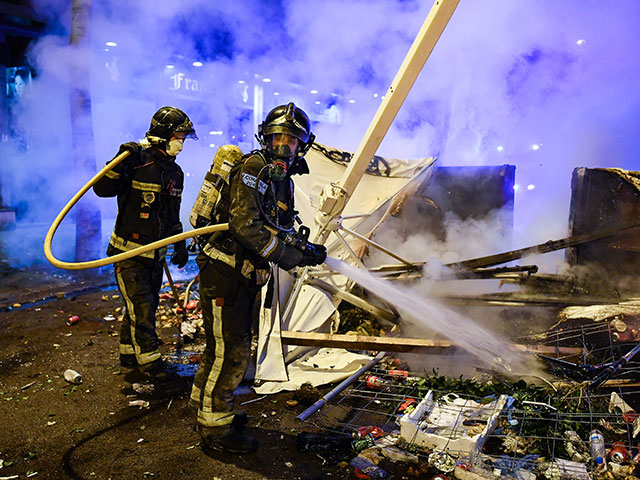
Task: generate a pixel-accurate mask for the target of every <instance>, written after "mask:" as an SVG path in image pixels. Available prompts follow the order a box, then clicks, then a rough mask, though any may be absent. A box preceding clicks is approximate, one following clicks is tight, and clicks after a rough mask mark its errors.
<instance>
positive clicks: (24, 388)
mask: <svg viewBox="0 0 640 480" xmlns="http://www.w3.org/2000/svg"><path fill="white" fill-rule="evenodd" d="M35 384H36V382H31V383H27V384H26V385H24V386H22V387H20V390H26V389H27V388H29V387H32V386H33V385H35Z"/></svg>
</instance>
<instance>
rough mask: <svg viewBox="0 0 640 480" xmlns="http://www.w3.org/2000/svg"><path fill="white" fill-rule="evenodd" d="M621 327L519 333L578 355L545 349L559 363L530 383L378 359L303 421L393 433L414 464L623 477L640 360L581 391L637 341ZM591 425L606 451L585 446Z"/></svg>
mask: <svg viewBox="0 0 640 480" xmlns="http://www.w3.org/2000/svg"><path fill="white" fill-rule="evenodd" d="M583 323H584V322H583ZM620 333H624V332H621V331H620V328H619V326H618V328H616V325H615V324H614V323H613V322H599V323H591V324H575V325H570V324H569V323H567V324H565V325H562V326H561V327H559V328H556V329H554V330H553V331H550V332H548V333H545V334H544V335H534V336H531V337H529V338H522V339H519V343H529V344H532V343H537V344H538V345H545V346H547V347H554V346H557V347H558V352H560V351H561V349H560V348H559V347H567V346H571V347H579V348H580V352H581V353H580V354H578V355H576V354H573V355H560V354H557V355H548V357H550V358H552V359H557V360H558V362H554V361H553V360H551V361H549V360H547V359H545V363H546V365H547V367H548V370H549V371H550V372H553V373H554V374H555V375H549V376H548V378H547V379H541V380H540V381H536V382H533V383H526V382H524V381H523V380H522V379H513V378H507V379H506V380H505V378H504V377H502V378H500V377H501V376H500V375H493V376H492V375H488V374H487V371H486V370H482V369H479V371H481V372H483V373H479V374H478V375H477V376H475V377H474V378H471V379H464V378H462V377H460V378H450V377H446V376H445V375H440V374H438V373H437V372H433V373H427V372H412V371H409V370H402V369H398V367H397V360H396V362H395V363H394V362H393V361H390V359H391V357H386V358H385V359H384V360H383V361H382V362H380V363H379V364H378V365H377V366H375V367H374V368H372V369H371V370H369V371H368V372H366V373H365V374H363V375H361V376H360V377H359V378H358V380H357V381H355V382H354V383H353V384H352V385H351V386H350V387H349V388H347V389H345V390H344V391H343V392H342V394H340V395H339V396H337V397H336V399H335V401H334V402H333V403H332V404H331V405H329V406H328V407H325V408H324V409H323V410H322V411H320V412H319V413H318V414H317V415H315V416H314V417H311V419H310V420H311V422H312V423H313V424H314V425H315V426H316V427H318V428H321V429H323V430H325V431H327V432H332V433H335V434H345V435H351V436H352V437H353V438H356V439H357V438H362V437H363V434H365V435H367V434H368V435H369V436H371V433H372V432H374V433H375V432H377V439H374V440H376V442H378V443H379V439H382V438H384V437H395V438H396V439H397V444H399V445H401V446H402V448H404V449H407V450H409V451H411V452H412V453H414V454H415V455H416V456H417V457H418V458H419V461H420V462H424V463H425V464H429V465H431V466H434V467H436V468H437V469H438V470H441V471H444V472H451V471H453V469H454V468H455V466H456V465H457V466H458V467H460V468H467V469H471V470H473V471H475V472H484V476H486V477H491V476H494V477H495V476H499V477H510V476H511V477H514V478H533V476H534V475H538V476H542V477H546V478H596V477H598V476H599V475H605V474H608V475H612V474H613V475H614V476H622V477H624V476H628V475H631V473H632V472H633V471H634V469H635V467H636V465H637V462H638V461H639V460H640V459H639V458H638V441H639V439H640V437H639V433H640V420H639V419H638V415H637V414H636V413H635V408H636V407H634V406H633V405H634V404H635V402H636V401H640V388H639V386H640V383H638V380H640V362H638V360H637V359H635V357H632V358H630V359H628V361H626V362H625V363H624V364H623V365H621V366H620V368H618V369H617V370H616V371H615V372H613V373H612V375H611V378H607V382H606V383H604V384H603V385H602V386H599V387H598V388H589V384H590V380H591V377H590V376H594V375H596V374H597V373H599V372H602V371H604V370H602V368H604V366H606V365H611V364H615V363H616V362H618V361H619V360H620V359H621V358H623V357H624V356H625V355H626V354H628V353H629V352H630V351H632V349H633V348H634V347H635V345H636V344H637V342H635V338H634V337H633V335H634V334H631V336H626V337H625V336H623V335H620ZM630 333H631V332H630ZM638 357H640V355H639V356H638ZM405 367H406V366H404V367H402V368H405ZM376 429H379V430H376ZM594 431H598V432H600V433H601V434H602V437H603V440H604V447H605V453H602V454H598V453H597V452H596V453H594V452H593V448H592V447H593V446H594V445H593V442H590V439H591V435H592V432H594ZM461 439H463V440H464V441H461ZM376 442H369V443H368V444H367V443H364V446H365V447H366V446H367V445H368V446H369V447H371V446H373V445H375V443H376ZM436 454H438V455H436ZM443 456H444V457H445V458H444V459H443ZM598 456H603V463H602V464H600V463H598V462H599V460H598V462H597V461H596V460H597V459H596V458H594V457H598ZM446 457H448V458H446ZM542 477H541V478H542ZM603 478H604V477H603Z"/></svg>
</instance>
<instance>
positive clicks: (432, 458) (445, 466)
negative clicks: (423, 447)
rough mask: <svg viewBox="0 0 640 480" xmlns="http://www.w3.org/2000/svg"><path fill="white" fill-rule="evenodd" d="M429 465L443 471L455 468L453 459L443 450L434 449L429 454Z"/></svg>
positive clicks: (451, 470) (450, 470)
mask: <svg viewBox="0 0 640 480" xmlns="http://www.w3.org/2000/svg"><path fill="white" fill-rule="evenodd" d="M429 465H431V466H432V467H434V468H437V469H438V470H440V471H441V472H444V473H449V472H453V471H454V470H455V469H456V461H455V459H454V458H453V457H452V456H451V455H449V454H448V453H447V452H445V451H443V450H434V451H433V452H431V454H429Z"/></svg>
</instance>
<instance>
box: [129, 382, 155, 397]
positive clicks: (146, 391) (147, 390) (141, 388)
mask: <svg viewBox="0 0 640 480" xmlns="http://www.w3.org/2000/svg"><path fill="white" fill-rule="evenodd" d="M131 388H133V390H134V391H135V392H136V393H140V394H142V395H150V394H152V393H153V390H154V389H155V385H154V384H153V383H134V384H133V385H131Z"/></svg>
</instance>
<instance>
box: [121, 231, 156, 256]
mask: <svg viewBox="0 0 640 480" xmlns="http://www.w3.org/2000/svg"><path fill="white" fill-rule="evenodd" d="M109 243H110V244H111V245H113V246H114V247H115V248H117V249H118V250H122V251H123V252H128V251H129V250H133V249H134V248H138V247H142V246H143V245H142V244H141V243H136V242H134V241H132V240H125V239H124V238H122V237H119V236H117V235H116V234H115V233H112V234H111V239H110V240H109ZM167 250H168V249H167V247H162V248H159V249H158V258H162V257H164V256H165V255H166V254H167ZM138 256H139V257H144V258H151V259H153V258H155V250H151V251H150V252H145V253H143V254H141V255H138Z"/></svg>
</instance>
